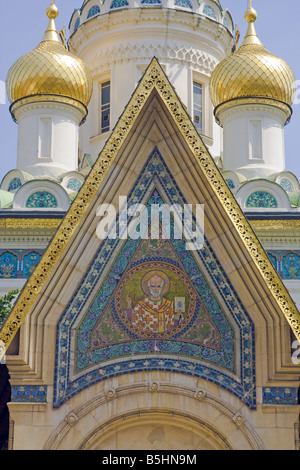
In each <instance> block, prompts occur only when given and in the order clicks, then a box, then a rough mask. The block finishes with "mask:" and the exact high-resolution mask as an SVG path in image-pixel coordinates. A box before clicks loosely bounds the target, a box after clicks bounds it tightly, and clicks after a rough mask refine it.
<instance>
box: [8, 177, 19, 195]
mask: <svg viewBox="0 0 300 470" xmlns="http://www.w3.org/2000/svg"><path fill="white" fill-rule="evenodd" d="M21 186H22V182H21V180H20V178H14V179H13V180H11V182H10V183H9V187H8V191H10V192H12V193H13V192H14V191H16V190H17V189H19V188H20V187H21Z"/></svg>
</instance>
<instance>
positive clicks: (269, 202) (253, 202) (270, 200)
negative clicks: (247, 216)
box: [246, 191, 278, 209]
mask: <svg viewBox="0 0 300 470" xmlns="http://www.w3.org/2000/svg"><path fill="white" fill-rule="evenodd" d="M246 207H249V208H252V207H264V208H266V207H267V208H271V209H275V208H277V207H278V204H277V201H276V199H275V197H274V196H273V195H272V194H271V193H268V192H267V191H255V193H252V194H251V195H250V196H249V197H248V199H247V202H246Z"/></svg>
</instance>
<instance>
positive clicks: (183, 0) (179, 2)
mask: <svg viewBox="0 0 300 470" xmlns="http://www.w3.org/2000/svg"><path fill="white" fill-rule="evenodd" d="M175 5H176V6H178V7H184V8H191V9H192V8H193V5H192V4H191V2H190V1H189V0H175Z"/></svg>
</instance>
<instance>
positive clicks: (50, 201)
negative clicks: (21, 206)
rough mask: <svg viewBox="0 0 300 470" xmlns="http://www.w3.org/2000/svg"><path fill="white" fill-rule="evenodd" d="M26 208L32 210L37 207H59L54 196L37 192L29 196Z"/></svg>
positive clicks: (45, 192) (44, 192)
mask: <svg viewBox="0 0 300 470" xmlns="http://www.w3.org/2000/svg"><path fill="white" fill-rule="evenodd" d="M26 207H27V208H30V209H33V208H37V207H48V208H54V207H57V200H56V199H55V197H54V196H53V194H51V193H48V192H47V191H37V192H36V193H34V194H32V195H31V196H29V198H28V199H27V201H26Z"/></svg>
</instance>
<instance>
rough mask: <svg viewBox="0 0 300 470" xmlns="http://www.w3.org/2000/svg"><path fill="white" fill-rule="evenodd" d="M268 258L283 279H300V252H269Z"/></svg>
mask: <svg viewBox="0 0 300 470" xmlns="http://www.w3.org/2000/svg"><path fill="white" fill-rule="evenodd" d="M268 256H269V258H270V261H271V262H272V264H273V266H274V268H275V269H276V271H277V272H278V274H279V276H280V277H281V278H282V279H300V251H299V250H272V251H270V250H268Z"/></svg>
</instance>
